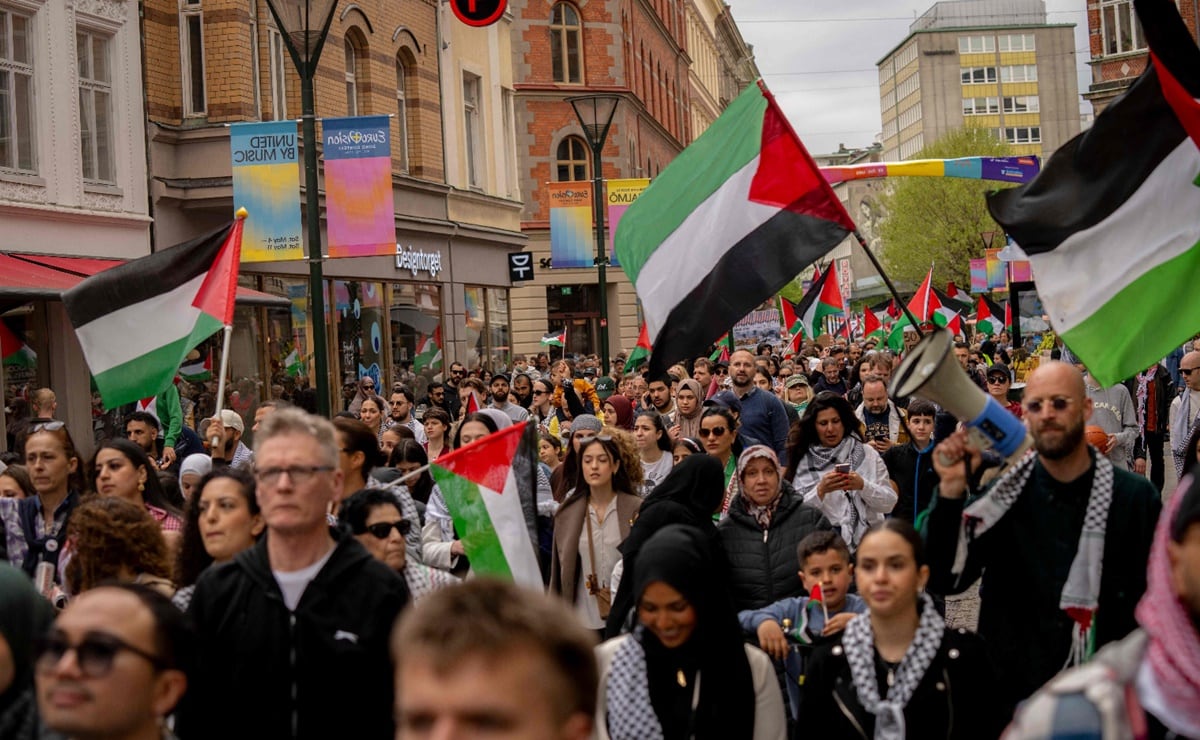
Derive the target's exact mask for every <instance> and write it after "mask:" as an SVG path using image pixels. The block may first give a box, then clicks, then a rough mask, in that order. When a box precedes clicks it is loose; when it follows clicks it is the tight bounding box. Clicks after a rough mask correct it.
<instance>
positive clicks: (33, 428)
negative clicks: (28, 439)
mask: <svg viewBox="0 0 1200 740" xmlns="http://www.w3.org/2000/svg"><path fill="white" fill-rule="evenodd" d="M65 426H66V423H65V422H61V421H38V422H34V423H33V424H30V425H29V433H30V434H37V433H38V432H57V431H58V430H59V429H62V428H63V427H65Z"/></svg>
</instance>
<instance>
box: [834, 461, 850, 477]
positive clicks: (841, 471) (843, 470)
mask: <svg viewBox="0 0 1200 740" xmlns="http://www.w3.org/2000/svg"><path fill="white" fill-rule="evenodd" d="M833 472H835V473H837V474H838V475H849V474H850V463H838V464H837V465H834V466H833Z"/></svg>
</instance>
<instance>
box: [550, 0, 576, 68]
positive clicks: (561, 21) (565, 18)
mask: <svg viewBox="0 0 1200 740" xmlns="http://www.w3.org/2000/svg"><path fill="white" fill-rule="evenodd" d="M550 63H551V64H552V65H553V66H554V81H555V82H566V83H570V84H573V85H577V84H579V83H581V82H583V23H582V22H581V21H580V20H579V11H578V10H577V9H576V8H575V6H574V5H571V4H570V3H558V4H557V5H555V6H554V10H553V11H551V14H550Z"/></svg>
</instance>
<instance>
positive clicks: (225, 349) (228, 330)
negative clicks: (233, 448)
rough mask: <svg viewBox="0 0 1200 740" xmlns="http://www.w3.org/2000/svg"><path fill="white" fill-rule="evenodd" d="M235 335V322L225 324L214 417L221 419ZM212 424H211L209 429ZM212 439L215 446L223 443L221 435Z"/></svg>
mask: <svg viewBox="0 0 1200 740" xmlns="http://www.w3.org/2000/svg"><path fill="white" fill-rule="evenodd" d="M232 336H233V324H226V325H225V337H224V338H223V339H222V341H221V375H220V377H218V378H217V410H216V411H214V412H213V418H214V419H219V418H220V416H221V411H222V410H224V408H225V373H226V372H228V371H229V338H230V337H232ZM211 428H212V425H211V424H210V425H209V429H211ZM210 441H211V442H212V446H213V447H214V448H215V447H217V445H219V444H221V435H220V434H213V435H212V437H211V439H210Z"/></svg>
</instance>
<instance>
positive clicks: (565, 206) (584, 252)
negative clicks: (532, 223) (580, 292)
mask: <svg viewBox="0 0 1200 740" xmlns="http://www.w3.org/2000/svg"><path fill="white" fill-rule="evenodd" d="M547 190H548V191H549V193H550V267H551V268H552V269H555V270H559V269H562V268H567V267H591V266H593V265H594V264H596V259H595V255H594V253H593V250H594V249H595V246H594V245H595V241H594V239H595V237H594V233H595V225H594V222H593V219H592V212H593V209H594V206H593V204H592V184H591V183H588V182H551V183H547Z"/></svg>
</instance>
